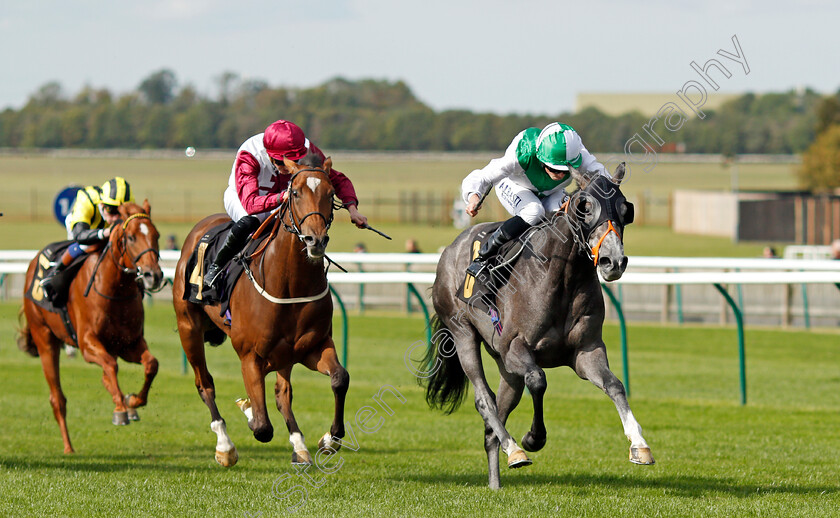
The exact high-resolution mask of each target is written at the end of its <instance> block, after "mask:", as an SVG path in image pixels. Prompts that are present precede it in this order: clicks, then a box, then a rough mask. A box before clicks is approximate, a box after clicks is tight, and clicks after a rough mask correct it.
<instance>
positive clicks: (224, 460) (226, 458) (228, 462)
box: [216, 448, 239, 468]
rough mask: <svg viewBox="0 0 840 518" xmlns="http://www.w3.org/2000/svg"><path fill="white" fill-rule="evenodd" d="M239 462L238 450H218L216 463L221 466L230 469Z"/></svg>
mask: <svg viewBox="0 0 840 518" xmlns="http://www.w3.org/2000/svg"><path fill="white" fill-rule="evenodd" d="M238 460H239V453H237V451H236V448H233V449H232V450H230V451H219V450H216V462H218V463H219V464H221V465H222V466H224V467H226V468H229V467H231V466H233V465H234V464H236V461H238Z"/></svg>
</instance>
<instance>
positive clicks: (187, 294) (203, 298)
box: [184, 221, 269, 318]
mask: <svg viewBox="0 0 840 518" xmlns="http://www.w3.org/2000/svg"><path fill="white" fill-rule="evenodd" d="M232 226H233V222H232V221H228V222H227V223H223V224H221V225H218V226H215V227H213V228H211V229H210V230H208V231H207V233H206V234H204V235H203V236H201V239H200V240H199V241H198V244H197V245H196V247H195V249H194V250H193V252H192V254H191V255H190V258H189V260H188V261H187V268H186V270H185V272H184V273H185V276H186V279H184V280H185V281H186V284H185V285H186V286H187V287H188V289H186V290H184V299H185V300H189V301H190V302H192V303H194V304H201V305H209V304H216V303H220V306H221V307H220V308H219V315H220V316H225V314H226V313H227V312H228V309H229V307H230V295H231V293H233V287H234V286H235V285H236V281H237V280H238V279H239V277H240V276H241V275H242V272H244V271H245V263H244V262H245V261H247V260H248V259H247V258H248V257H249V256H250V255H251V254H252V253H253V252H254V251H255V250H256V249H257V247H259V246H260V244H261V243H262V242H263V241H264V240H265V239H266V238H267V237H268V235H269V233H268V232H264V233H263V234H262V235H261V236H260V237H259V238H256V239H254V238H252V240H251V241H248V243H247V244H246V245H245V249H244V250H242V251H241V252H240V253H238V254H236V255H235V256H234V257H233V259H232V260H231V261H230V262H229V263H228V264H226V265H224V267H223V268H222V273H221V282H219V283H218V289H211V290H207V289H205V288H204V273H205V272H206V271H207V268H208V267H209V266H210V264H211V263H212V262H213V258H215V257H216V254H217V253H218V252H219V250H220V249H221V248H222V246H224V244H225V238H226V237H227V234H228V231H229V230H230V228H231V227H232ZM228 318H229V317H228Z"/></svg>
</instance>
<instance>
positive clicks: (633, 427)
mask: <svg viewBox="0 0 840 518" xmlns="http://www.w3.org/2000/svg"><path fill="white" fill-rule="evenodd" d="M575 372H577V375H578V376H580V377H581V378H583V379H588V380H589V381H591V382H592V384H593V385H595V386H596V387H598V388H599V389H601V390H603V391H604V392H605V393H606V394H607V395H608V396H609V397H610V399H612V401H613V403H614V404H615V408H616V409H617V410H618V416H619V417H620V418H621V424H622V426H623V427H624V435H626V436H627V438H628V439H629V440H630V462H633V463H634V464H653V463H654V460H653V456H652V455H651V453H650V447H649V446H648V444H647V442H646V441H645V438H644V437H642V427H641V426H640V425H639V422H638V421H636V418H635V416H633V412H632V411H631V410H630V404H629V403H628V402H627V394H626V393H625V391H624V385H623V384H622V383H621V381H620V380H619V379H618V378H616V377H615V374H613V373H612V371H611V370H610V368H609V363H608V362H607V352H606V348H605V346H604V344H603V343H601V344H599V345H596V346H595V347H594V348H592V349H589V350H579V351H578V353H577V355H576V357H575Z"/></svg>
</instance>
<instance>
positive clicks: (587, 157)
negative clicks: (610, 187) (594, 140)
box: [580, 146, 612, 178]
mask: <svg viewBox="0 0 840 518" xmlns="http://www.w3.org/2000/svg"><path fill="white" fill-rule="evenodd" d="M580 156H581V162H580V169H581V171H582V172H584V173H595V172H597V173H598V174H600V175H601V176H606V177H607V178H612V176H610V173H609V171H607V168H606V167H604V164H602V163H601V162H599V161H598V159H597V158H595V155H593V154H592V153H590V152H589V151H588V150H587V149H586V147H585V146H581V150H580Z"/></svg>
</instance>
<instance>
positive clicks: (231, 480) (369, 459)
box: [0, 301, 840, 518]
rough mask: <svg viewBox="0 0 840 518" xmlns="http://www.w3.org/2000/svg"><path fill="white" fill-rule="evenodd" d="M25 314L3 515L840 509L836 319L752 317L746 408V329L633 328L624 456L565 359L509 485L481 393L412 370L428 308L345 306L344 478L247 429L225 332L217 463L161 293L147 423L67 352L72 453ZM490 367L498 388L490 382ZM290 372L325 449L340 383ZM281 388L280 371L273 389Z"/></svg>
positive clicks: (0, 454) (614, 421)
mask: <svg viewBox="0 0 840 518" xmlns="http://www.w3.org/2000/svg"><path fill="white" fill-rule="evenodd" d="M17 309H18V304H17V303H4V304H0V368H2V374H0V515H2V516H27V517H29V516H50V517H53V516H85V517H87V516H90V517H104V516H126V517H128V516H131V517H141V516H154V517H165V516H166V517H168V516H179V517H180V516H185V517H192V516H195V517H204V516H236V517H242V516H262V517H274V516H284V515H288V514H290V512H289V509H287V508H288V507H289V506H291V505H292V504H300V507H299V508H298V509H297V510H296V511H295V513H294V514H295V515H296V516H331V517H332V516H407V517H408V516H411V517H414V516H440V517H448V516H493V517H502V516H523V517H524V516H574V517H590V516H591V517H596V516H598V517H600V516H604V517H619V516H621V517H628V516H630V517H633V516H639V517H641V516H645V517H648V516H668V517H670V516H702V517H704V518H709V517H727V518H729V517H733V516H756V517H758V516H762V517H765V516H766V517H773V516H785V517H788V516H802V517H814V516H840V433H838V431H840V361H838V360H840V335H838V334H837V333H835V332H833V331H812V332H789V331H777V330H764V329H753V328H748V329H747V334H746V336H747V376H748V397H749V404H748V405H746V406H743V407H742V406H741V405H740V404H739V401H738V400H739V398H738V355H737V350H736V336H735V330H734V328H716V327H691V326H684V327H670V326H647V325H637V324H632V325H631V326H630V329H629V339H630V362H631V365H630V367H631V369H630V375H631V380H632V388H633V397H632V399H631V401H630V403H631V406H632V408H633V411H634V413H635V415H636V417H637V419H638V420H639V422H640V423H641V424H642V426H643V428H644V432H645V438H646V439H647V441H648V442H649V444H650V445H651V448H652V451H653V455H654V457H655V458H656V465H654V466H636V465H633V464H631V463H630V462H628V460H627V452H628V446H629V443H628V441H627V440H626V439H625V437H624V435H623V433H622V429H621V425H620V422H619V419H618V415H617V413H616V411H615V408H614V406H613V404H612V403H611V402H610V401H609V399H608V398H607V397H606V396H605V395H604V394H602V393H601V392H599V391H598V390H597V389H595V388H594V387H593V386H592V385H591V384H590V383H589V382H586V381H582V380H580V379H578V378H577V377H576V376H575V375H574V374H573V373H572V372H571V371H570V370H569V369H555V370H551V371H549V372H548V391H547V393H546V400H545V407H546V425H547V428H548V444H547V445H546V447H545V448H544V449H543V450H542V451H540V452H537V453H534V454H532V459H533V460H534V464H533V465H532V466H530V467H527V468H524V469H519V470H512V471H511V470H507V469H503V471H502V485H503V487H502V489H501V490H500V491H498V492H493V491H491V490H489V489H488V488H487V486H486V484H487V467H486V459H485V454H484V449H483V425H482V422H481V419H480V418H479V416H478V414H477V413H476V412H475V410H474V408H473V405H472V403H471V401H470V402H468V403H467V404H465V405H464V407H463V408H462V409H460V410H459V411H458V412H456V413H455V414H453V415H451V416H444V415H442V414H441V413H440V412H436V411H432V410H429V409H428V408H427V407H426V404H425V402H424V400H423V393H422V391H421V389H420V388H418V387H417V385H416V383H415V381H414V378H413V376H412V374H411V372H409V370H408V369H407V368H406V366H405V365H404V362H403V356H404V354H405V351H406V349H407V348H409V347H410V346H411V345H412V344H413V343H415V342H416V341H418V340H422V339H423V338H424V336H425V335H424V329H423V326H424V323H423V321H422V319H419V318H416V317H401V316H395V315H393V314H390V315H389V314H373V315H366V316H364V317H359V316H355V317H351V321H350V333H351V337H350V338H351V340H350V347H351V350H350V361H349V371H350V375H351V385H350V392H349V394H348V398H347V407H346V408H347V412H346V419H347V421H348V422H349V423H350V425H351V426H352V428H353V430H354V432H355V438H356V440H357V442H358V450H357V451H351V450H349V449H343V450H341V452H340V459H334V460H332V461H331V462H330V464H329V466H328V467H331V468H332V469H333V471H334V473H332V474H324V473H323V472H321V471H318V470H317V469H316V468H314V467H313V468H310V471H309V472H308V474H309V476H310V481H309V482H307V480H305V478H304V477H302V476H299V475H297V474H296V473H297V472H296V471H295V470H294V469H293V468H292V467H291V465H290V456H291V446H290V444H289V442H288V440H287V437H288V435H287V433H286V430H285V426H284V425H283V421H282V418H281V417H280V415H279V413H278V412H277V411H276V409H274V408H273V405H272V408H271V409H270V412H269V415H270V417H271V419H272V422H273V424H274V426H275V437H274V440H273V441H272V442H271V443H269V444H262V443H258V442H257V441H256V440H255V439H254V438H253V437H252V435H251V433H250V431H249V430H248V428H247V424H246V422H245V418H244V417H243V416H242V414H241V413H240V412H239V410H238V409H237V408H236V407H235V406H234V399H235V398H237V397H240V396H242V395H243V394H244V390H243V384H242V379H241V374H240V371H239V362H238V360H237V358H236V355H235V354H234V352H233V349H232V348H231V347H230V344H229V343H225V344H224V345H222V346H221V347H219V348H214V349H212V350H209V352H208V363H209V367H210V370H211V372H212V374H213V375H214V377H215V381H216V387H217V394H218V400H217V401H218V403H219V407H220V410H221V412H222V414H223V416H224V417H225V418H226V419H227V423H228V431H229V433H230V435H231V438H232V439H233V441H234V442H235V443H236V445H237V447H238V449H239V454H240V460H239V463H238V464H237V465H236V466H234V467H233V468H229V469H225V468H222V467H220V466H218V465H216V463H215V461H214V460H213V450H214V445H215V435H214V434H213V433H212V432H211V431H210V428H209V424H210V417H209V412H208V410H207V408H206V407H205V406H204V404H203V403H202V402H201V400H200V399H199V397H198V395H197V393H196V390H195V388H194V385H193V377H192V374H189V375H186V376H185V375H182V374H181V356H180V355H181V352H180V344H179V341H178V337H177V333H176V332H175V321H174V314H173V311H172V309H171V306H170V305H169V304H168V303H165V302H163V301H156V302H155V304H154V305H153V306H151V307H149V308H148V312H147V317H146V336H147V339H148V340H149V343H150V347H151V349H152V352H153V353H154V354H155V355H156V356H157V357H158V359H159V360H160V362H161V369H160V373H159V374H158V377H157V379H156V380H155V383H154V386H153V387H152V392H151V397H150V404H149V406H148V407H147V408H144V409H141V411H140V415H141V418H142V420H141V421H140V422H137V423H132V424H131V425H130V426H127V427H115V426H112V425H111V424H110V420H111V412H112V410H113V405H112V403H111V401H110V397H109V396H108V394H107V392H106V391H105V389H104V388H103V386H102V383H101V371H100V369H99V368H98V367H96V366H93V365H88V364H85V363H84V361H83V360H82V359H81V358H78V357H77V358H75V359H67V358H62V370H61V374H62V384H63V387H64V390H65V393H66V396H67V399H68V426H69V429H70V434H71V437H72V439H73V444H74V447H75V448H76V450H77V453H76V454H74V455H64V454H62V443H61V437H60V435H59V432H58V427H57V425H56V423H55V420H54V418H53V415H52V410H51V409H50V406H49V402H48V390H47V385H46V382H45V380H44V377H43V374H42V372H41V366H40V362H39V361H38V360H37V359H34V358H31V357H29V356H27V355H25V354H24V353H22V352H20V351H19V350H18V349H17V347H16V345H15V342H14V330H15V328H16V322H17ZM605 335H606V338H607V341H608V350H609V353H610V357H611V359H612V368H613V370H614V372H616V373H621V371H622V365H621V354H620V351H619V349H618V330H617V328H616V327H614V326H608V327H607V328H606V329H605ZM485 365H486V366H487V367H488V370H493V368H492V367H491V364H489V363H487V362H485ZM120 366H121V371H120V382H121V387H122V388H123V390H124V391H125V392H132V391H136V390H138V389H139V387H140V383H141V379H142V373H141V370H140V368H139V367H138V366H134V365H127V364H124V363H122V362H121V363H120ZM489 378H490V379H491V381H490V383H491V386H496V384H497V380H498V376H497V375H496V374H495V373H492V372H491V373H490V376H489ZM292 381H293V385H294V396H295V397H294V408H295V412H296V415H297V418H298V421H299V424H300V426H301V428H302V429H303V431H304V433H305V434H306V437H307V443H308V445H309V446H310V450H311V451H312V452H313V453H314V451H315V443H316V441H317V439H318V437H320V436H321V435H323V434H324V433H325V432H326V431H327V429H328V427H329V424H330V420H331V415H332V409H333V398H332V393H331V391H330V388H329V381H328V379H327V378H326V377H325V376H321V375H319V374H316V373H312V372H308V371H306V370H305V369H304V368H302V367H298V368H297V369H296V370H295V371H294V374H293V376H292ZM272 385H273V379H271V378H269V380H268V390H269V392H271V389H272ZM383 386H392V387H394V388H395V389H396V390H397V391H399V393H400V394H402V395H403V396H404V397H405V400H406V401H405V403H404V404H403V403H400V402H399V401H397V400H396V399H395V398H393V397H392V396H390V395H385V396H384V401H385V402H387V403H389V405H390V407H391V408H392V409H393V415H387V414H386V413H384V412H382V411H381V409H380V412H379V414H378V416H379V417H381V418H382V420H381V421H380V422H379V424H380V427H379V428H378V429H377V430H376V431H372V430H370V429H369V430H368V431H370V432H371V433H365V432H364V431H363V430H361V428H360V426H359V425H358V423H357V422H356V420H355V416H356V413H357V411H358V410H359V409H362V408H363V407H365V406H372V407H375V408H379V407H378V406H377V405H376V404H375V403H374V402H373V400H372V399H371V398H372V396H373V395H375V394H376V393H377V392H378V391H379V390H380V389H381V388H382V387H383ZM530 418H531V401H530V398H528V396H527V395H526V396H525V397H523V401H522V403H521V404H520V407H519V408H518V409H517V410H516V411H515V412H514V413H513V415H512V416H511V418H510V420H509V421H508V429H509V430H510V431H511V433H513V435H514V436H515V437H516V438H520V437H521V436H522V435H523V434H524V433H525V431H527V429H528V427H529V426H530ZM373 423H376V419H375V418H374V419H373V420H371V421H369V422H368V425H369V426H370V425H371V424H373ZM502 457H503V458H504V455H502ZM503 462H504V460H503ZM325 469H326V470H327V471H329V469H327V468H325ZM297 486H299V487H297ZM302 488H305V490H303V489H302ZM277 496H280V497H283V496H285V497H286V498H277Z"/></svg>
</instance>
